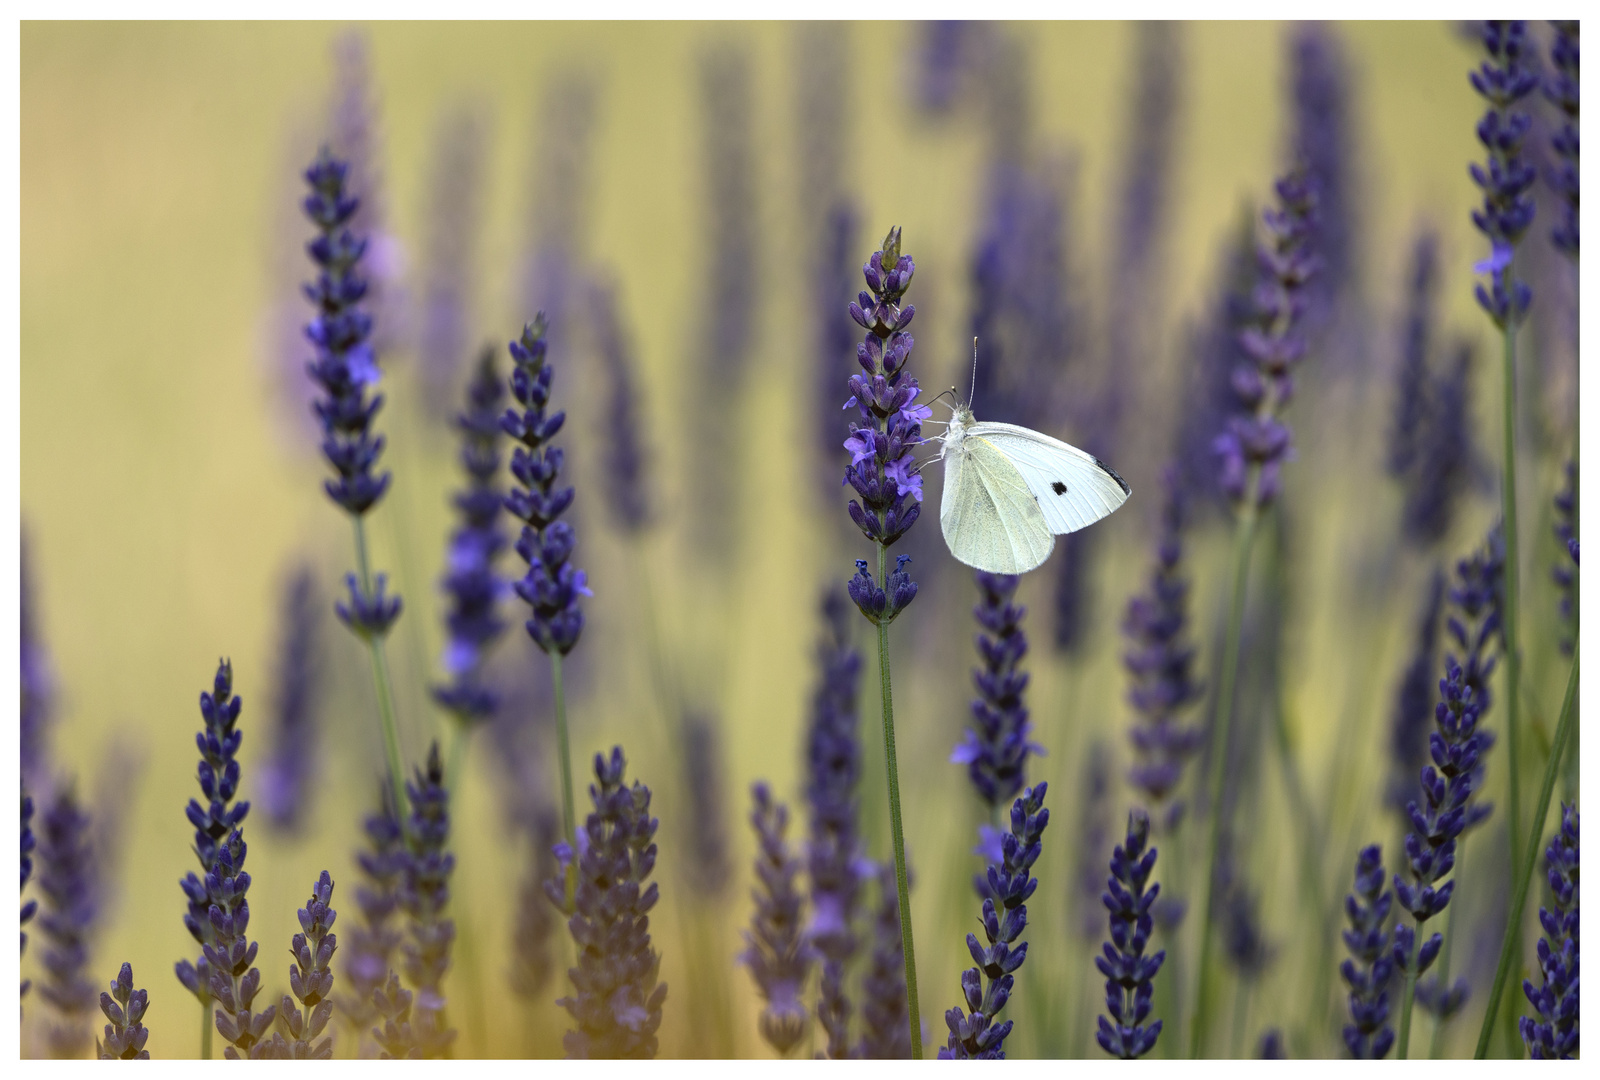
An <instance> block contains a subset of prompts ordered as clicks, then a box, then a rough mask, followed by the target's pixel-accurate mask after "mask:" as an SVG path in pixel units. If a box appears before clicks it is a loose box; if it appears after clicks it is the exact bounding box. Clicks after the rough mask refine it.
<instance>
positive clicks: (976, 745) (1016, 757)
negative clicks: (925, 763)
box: [950, 570, 1042, 808]
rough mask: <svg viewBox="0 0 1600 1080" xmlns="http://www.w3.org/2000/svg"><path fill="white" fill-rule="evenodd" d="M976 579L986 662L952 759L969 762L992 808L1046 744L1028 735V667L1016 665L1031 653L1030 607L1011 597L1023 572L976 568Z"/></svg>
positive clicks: (1015, 788)
mask: <svg viewBox="0 0 1600 1080" xmlns="http://www.w3.org/2000/svg"><path fill="white" fill-rule="evenodd" d="M973 580H975V581H976V582H977V584H978V592H979V600H978V606H977V607H975V608H973V609H972V614H973V615H974V617H976V618H977V620H978V626H979V632H978V634H977V637H976V641H977V645H978V656H979V658H980V659H981V660H982V661H983V666H982V667H979V668H975V669H974V670H973V672H972V681H973V685H974V686H976V687H977V690H978V695H979V696H978V697H977V698H975V699H974V700H973V701H972V719H973V726H972V727H969V728H968V729H967V732H966V735H965V736H964V737H963V738H962V741H961V742H960V743H958V744H956V748H955V750H954V751H952V752H951V754H950V760H951V761H952V762H954V763H956V764H958V765H965V766H966V767H967V775H968V776H970V777H971V778H972V784H973V786H974V787H976V788H977V789H978V797H979V798H981V799H982V800H983V801H984V802H985V803H987V804H988V805H989V806H990V807H991V808H992V807H997V806H1001V805H1004V803H1005V802H1006V801H1007V800H1009V799H1011V798H1012V797H1013V796H1015V795H1016V793H1017V792H1019V791H1021V790H1022V785H1023V783H1024V781H1025V779H1026V775H1027V768H1028V754H1029V752H1030V751H1031V752H1034V753H1042V749H1041V748H1040V747H1039V746H1038V744H1036V743H1034V742H1032V741H1031V740H1030V739H1029V738H1028V736H1029V735H1030V734H1031V732H1032V730H1033V725H1032V724H1031V723H1030V722H1029V721H1028V708H1027V706H1026V705H1025V704H1024V703H1023V700H1022V695H1023V691H1025V690H1026V689H1027V688H1028V673H1027V672H1025V671H1019V670H1017V665H1018V664H1020V663H1021V662H1022V658H1023V657H1024V656H1026V655H1027V654H1028V639H1027V636H1026V635H1024V634H1023V632H1022V617H1023V616H1024V615H1025V614H1027V610H1028V609H1027V608H1025V607H1022V606H1021V605H1019V604H1013V603H1012V602H1011V600H1012V597H1013V596H1015V595H1016V592H1017V582H1018V581H1019V580H1020V578H1018V577H1017V576H1016V575H1015V574H990V573H987V572H985V571H983V570H977V571H974V572H973Z"/></svg>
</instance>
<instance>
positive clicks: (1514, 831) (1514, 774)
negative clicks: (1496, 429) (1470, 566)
mask: <svg viewBox="0 0 1600 1080" xmlns="http://www.w3.org/2000/svg"><path fill="white" fill-rule="evenodd" d="M1504 355H1505V365H1504V367H1505V393H1504V395H1503V397H1504V405H1505V418H1504V421H1503V425H1502V426H1503V428H1504V431H1505V464H1504V470H1505V482H1504V483H1503V485H1502V488H1503V490H1504V493H1505V506H1504V509H1503V511H1502V512H1503V514H1504V516H1505V536H1506V608H1505V612H1504V623H1503V627H1504V633H1505V641H1506V761H1507V765H1508V767H1509V769H1510V772H1511V790H1510V797H1509V799H1508V800H1507V801H1508V806H1507V807H1506V822H1507V826H1508V828H1509V829H1510V831H1511V870H1512V872H1513V873H1515V872H1516V868H1517V867H1518V866H1520V865H1521V864H1522V860H1521V859H1520V858H1519V851H1518V848H1517V845H1518V842H1519V841H1520V840H1521V838H1522V829H1521V827H1520V821H1521V817H1520V807H1521V799H1520V797H1519V793H1520V791H1521V784H1520V776H1521V774H1520V770H1519V769H1518V767H1517V762H1518V756H1517V710H1518V709H1519V708H1520V706H1521V704H1522V703H1521V701H1520V699H1519V697H1518V694H1519V693H1520V688H1519V686H1518V683H1519V682H1520V677H1521V674H1522V657H1521V655H1520V653H1519V652H1518V648H1519V646H1520V645H1521V644H1522V642H1521V639H1520V638H1519V637H1518V634H1517V614H1518V612H1517V594H1518V589H1517V578H1518V576H1519V570H1520V568H1521V564H1520V563H1519V562H1518V561H1517V427H1516V416H1517V325H1516V321H1515V320H1514V319H1512V318H1510V317H1508V318H1507V319H1506V327H1505V353H1504Z"/></svg>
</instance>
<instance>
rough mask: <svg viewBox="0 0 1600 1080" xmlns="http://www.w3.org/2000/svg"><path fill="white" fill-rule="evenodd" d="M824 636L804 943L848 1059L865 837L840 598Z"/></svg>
mask: <svg viewBox="0 0 1600 1080" xmlns="http://www.w3.org/2000/svg"><path fill="white" fill-rule="evenodd" d="M822 613H823V619H824V621H825V622H826V623H827V632H826V634H825V635H824V636H823V638H822V640H821V641H820V642H819V643H818V645H817V651H816V657H817V669H818V670H817V683H816V689H815V690H814V691H813V692H812V696H811V719H810V724H809V726H808V728H807V731H806V802H807V803H808V804H809V806H810V811H811V814H810V832H811V834H810V837H809V839H808V841H807V846H806V871H807V874H808V875H809V877H810V879H811V912H812V914H811V923H810V925H809V926H808V927H807V928H806V943H807V945H808V946H809V947H810V948H811V950H812V951H813V952H815V953H816V954H817V955H818V956H819V958H820V959H821V964H822V978H821V983H820V987H819V989H818V995H817V1020H818V1022H819V1023H821V1024H822V1027H823V1029H824V1030H825V1031H826V1032H827V1033H828V1057H830V1058H835V1059H837V1058H846V1057H849V1056H850V1013H851V1004H850V999H849V997H848V995H847V994H846V988H845V978H846V968H847V966H848V965H849V963H850V961H851V959H853V958H854V956H855V954H856V950H857V948H858V946H859V941H858V939H857V937H856V933H855V929H854V923H855V916H856V907H857V905H858V903H859V902H860V896H861V871H860V869H859V867H860V860H861V835H860V822H859V806H858V803H857V798H856V785H857V783H858V782H859V781H860V778H861V743H860V739H859V736H858V734H857V717H856V694H857V683H858V680H859V679H860V677H861V653H860V652H859V651H858V650H856V649H855V648H854V646H852V645H851V643H850V627H849V623H848V621H847V616H848V614H849V608H848V607H847V605H846V603H845V599H844V597H843V596H842V595H841V594H840V593H839V592H837V591H829V592H828V593H827V594H826V595H825V596H824V598H823V601H822Z"/></svg>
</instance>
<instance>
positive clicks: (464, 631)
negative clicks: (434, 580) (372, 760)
mask: <svg viewBox="0 0 1600 1080" xmlns="http://www.w3.org/2000/svg"><path fill="white" fill-rule="evenodd" d="M504 397H505V388H504V386H503V385H502V384H501V382H500V377H499V375H498V374H497V373H496V371H495V366H494V349H493V348H492V347H491V348H486V349H485V350H484V351H483V352H482V353H481V354H480V355H479V357H478V366H477V370H476V371H474V372H473V375H472V380H471V382H469V383H468V385H467V406H466V410H465V411H464V412H462V413H461V415H460V416H458V417H457V418H456V426H457V428H459V429H460V431H461V467H462V471H463V472H465V473H466V475H467V486H466V488H465V489H464V490H462V491H460V492H457V494H456V496H455V498H454V499H453V500H452V501H453V502H454V503H455V507H456V512H457V514H458V515H459V518H458V524H457V526H456V529H455V531H454V532H453V533H451V534H450V549H449V553H448V555H447V556H446V570H445V576H444V579H443V581H442V582H441V585H442V586H443V589H444V592H445V594H446V595H447V596H448V597H449V598H450V613H449V615H448V616H446V618H445V626H446V628H447V630H448V633H449V643H448V644H447V645H446V646H445V650H444V669H445V673H446V675H448V676H449V680H450V681H449V682H448V683H447V684H445V685H439V686H435V687H434V688H433V699H434V700H435V701H436V702H438V703H439V704H440V705H441V706H442V707H443V708H444V709H446V710H447V711H448V712H450V713H451V715H453V716H455V717H456V718H457V720H459V721H460V722H462V723H466V724H472V723H477V722H481V721H483V720H487V719H488V718H489V717H490V716H491V715H493V713H494V710H495V707H496V704H497V701H496V698H495V695H494V692H493V691H492V690H490V689H489V687H488V685H487V684H486V682H485V680H484V678H483V665H484V659H485V657H486V655H487V653H488V651H489V649H490V648H492V647H493V646H494V643H495V642H496V641H497V640H498V639H499V637H500V635H501V633H502V632H503V631H504V630H505V622H504V620H502V619H501V618H500V616H499V614H498V612H497V611H496V607H497V606H498V604H499V601H500V599H501V597H503V596H504V595H505V594H506V592H507V591H508V589H507V586H506V583H505V582H504V581H503V580H501V578H500V576H499V575H498V574H496V573H495V567H494V561H495V558H496V556H498V555H499V554H500V552H501V551H502V550H503V549H504V548H505V546H506V536H505V532H504V530H502V529H501V527H500V510H501V504H502V497H501V494H500V489H499V488H498V487H497V486H496V485H495V477H496V476H497V475H498V474H499V472H500V403H501V401H502V400H503V399H504Z"/></svg>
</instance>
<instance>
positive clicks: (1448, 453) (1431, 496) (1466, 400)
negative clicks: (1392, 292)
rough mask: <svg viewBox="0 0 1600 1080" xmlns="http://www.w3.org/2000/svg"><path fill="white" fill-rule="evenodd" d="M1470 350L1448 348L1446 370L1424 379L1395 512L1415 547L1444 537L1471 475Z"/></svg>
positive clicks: (1462, 346)
mask: <svg viewBox="0 0 1600 1080" xmlns="http://www.w3.org/2000/svg"><path fill="white" fill-rule="evenodd" d="M1472 370H1473V348H1472V345H1471V344H1470V343H1468V342H1466V341H1461V342H1458V343H1457V344H1456V345H1455V346H1454V348H1453V349H1452V355H1451V362H1450V364H1449V366H1448V367H1447V368H1446V369H1445V370H1443V371H1441V372H1439V373H1438V374H1437V375H1436V376H1435V377H1434V378H1432V379H1431V380H1430V383H1429V391H1428V398H1427V406H1426V407H1427V412H1426V414H1425V416H1426V422H1425V423H1424V425H1423V427H1422V438H1421V440H1420V441H1419V444H1418V447H1417V461H1416V465H1415V469H1414V471H1413V473H1412V475H1411V477H1410V480H1409V483H1408V485H1407V491H1406V502H1405V508H1404V510H1403V511H1402V512H1401V519H1400V522H1401V530H1402V532H1403V534H1404V535H1405V537H1406V539H1408V540H1410V541H1411V542H1412V543H1414V544H1416V545H1418V546H1419V547H1427V546H1430V545H1433V544H1437V543H1438V542H1439V541H1441V540H1443V539H1444V538H1445V537H1446V536H1448V535H1449V534H1450V526H1451V525H1452V524H1453V523H1454V521H1455V511H1456V507H1457V505H1458V504H1459V502H1460V500H1461V497H1462V496H1463V495H1465V494H1466V493H1467V490H1468V488H1469V487H1470V486H1471V484H1472V480H1473V476H1474V474H1475V472H1476V470H1477V460H1478V458H1477V454H1476V451H1475V449H1474V445H1473V439H1472V412H1473V409H1472Z"/></svg>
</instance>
